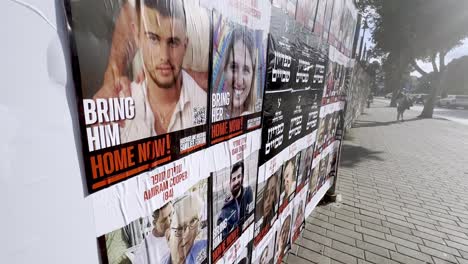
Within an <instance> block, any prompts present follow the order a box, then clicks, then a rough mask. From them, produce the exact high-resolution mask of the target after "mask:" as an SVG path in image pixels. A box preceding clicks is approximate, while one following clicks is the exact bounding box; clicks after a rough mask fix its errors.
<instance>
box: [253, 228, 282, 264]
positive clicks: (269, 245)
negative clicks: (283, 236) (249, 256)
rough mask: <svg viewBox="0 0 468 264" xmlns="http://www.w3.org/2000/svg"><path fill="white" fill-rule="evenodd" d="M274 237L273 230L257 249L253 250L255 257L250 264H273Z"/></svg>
mask: <svg viewBox="0 0 468 264" xmlns="http://www.w3.org/2000/svg"><path fill="white" fill-rule="evenodd" d="M275 235H276V232H274V230H270V232H269V233H268V234H267V235H266V236H265V237H264V238H263V240H262V241H261V242H260V245H259V246H258V248H256V249H255V252H256V256H255V259H254V260H252V264H273V260H274V257H275Z"/></svg>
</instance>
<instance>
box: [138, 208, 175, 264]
mask: <svg viewBox="0 0 468 264" xmlns="http://www.w3.org/2000/svg"><path fill="white" fill-rule="evenodd" d="M172 214H173V207H172V203H171V202H169V203H167V204H165V205H164V206H163V207H161V208H159V209H157V210H155V211H154V212H153V230H152V231H151V233H150V234H148V235H147V236H146V237H145V240H144V241H143V242H142V243H141V244H140V246H139V247H138V249H137V251H136V252H135V260H134V261H133V262H132V263H133V264H153V263H158V262H159V260H160V259H161V257H162V256H164V255H167V254H168V253H169V248H168V246H167V241H166V237H165V234H166V231H167V230H168V229H169V227H170V225H171V218H172Z"/></svg>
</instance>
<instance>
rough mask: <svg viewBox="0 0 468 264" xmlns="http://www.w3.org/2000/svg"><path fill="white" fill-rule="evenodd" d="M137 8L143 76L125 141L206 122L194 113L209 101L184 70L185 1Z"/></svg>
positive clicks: (146, 2)
mask: <svg viewBox="0 0 468 264" xmlns="http://www.w3.org/2000/svg"><path fill="white" fill-rule="evenodd" d="M136 12H137V21H138V22H137V23H138V24H137V25H138V27H137V33H136V35H137V41H136V42H137V44H138V46H139V47H140V50H141V53H140V54H141V55H140V56H141V58H142V61H143V69H144V74H145V80H144V81H143V82H141V83H137V82H135V81H134V82H132V84H131V91H130V92H131V97H132V98H133V100H134V102H135V108H136V114H135V118H134V119H131V120H128V121H126V122H125V126H124V127H123V128H122V130H123V131H122V132H121V138H122V142H130V141H134V140H138V139H141V138H146V137H150V136H155V135H159V134H165V133H168V132H172V131H177V130H181V129H185V128H189V127H192V126H195V125H200V124H203V123H204V122H203V120H201V119H198V120H197V118H194V117H195V115H196V113H197V111H198V112H199V111H205V112H206V104H207V100H206V97H207V95H206V92H205V91H204V90H203V89H202V88H201V87H200V86H199V85H198V84H197V83H196V82H195V80H194V79H193V78H192V77H191V76H190V75H189V74H188V73H187V72H186V71H184V70H183V69H182V63H183V61H184V56H185V52H186V49H187V45H188V42H189V37H188V36H187V30H186V27H187V25H186V17H185V8H184V5H183V2H182V1H181V0H180V1H178V0H175V1H171V2H168V1H158V0H143V1H137V2H136Z"/></svg>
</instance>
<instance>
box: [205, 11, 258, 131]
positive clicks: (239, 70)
mask: <svg viewBox="0 0 468 264" xmlns="http://www.w3.org/2000/svg"><path fill="white" fill-rule="evenodd" d="M218 23H219V24H218V28H217V29H215V38H214V39H213V41H214V45H213V49H214V51H213V53H214V61H213V65H214V66H213V68H214V70H213V72H214V73H213V96H212V100H213V104H212V107H213V118H212V119H213V121H214V122H215V121H221V120H226V119H231V118H235V117H239V116H243V115H248V114H252V113H255V112H259V111H261V104H262V97H263V95H262V93H263V86H262V85H263V84H262V79H263V78H262V76H261V74H262V72H263V68H264V67H265V66H264V63H262V62H264V58H263V57H262V56H263V55H262V53H263V52H262V51H263V50H264V47H263V45H264V44H263V34H262V31H260V30H252V29H249V28H248V27H246V26H241V25H239V24H236V23H234V22H228V21H227V20H226V19H223V18H222V17H221V16H220V17H219V21H218Z"/></svg>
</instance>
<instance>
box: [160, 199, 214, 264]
mask: <svg viewBox="0 0 468 264" xmlns="http://www.w3.org/2000/svg"><path fill="white" fill-rule="evenodd" d="M203 207H204V205H203V202H202V201H201V199H200V197H199V196H198V195H197V194H195V193H190V194H188V195H185V196H183V197H182V198H181V199H179V200H177V201H176V202H174V213H173V215H172V219H171V227H170V230H169V231H168V232H166V239H167V243H168V245H169V251H170V253H168V254H167V255H166V256H165V257H163V258H162V261H161V262H160V263H162V264H198V263H203V261H204V260H206V257H207V252H206V250H207V244H208V243H207V240H206V239H203V240H196V238H197V236H198V233H199V228H200V221H201V219H200V218H201V211H202V210H203Z"/></svg>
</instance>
